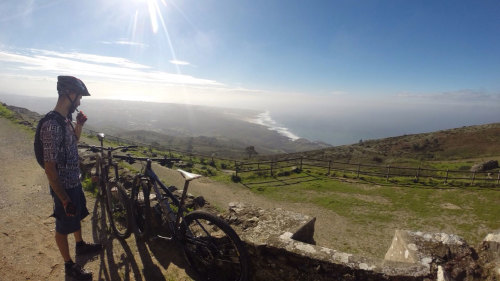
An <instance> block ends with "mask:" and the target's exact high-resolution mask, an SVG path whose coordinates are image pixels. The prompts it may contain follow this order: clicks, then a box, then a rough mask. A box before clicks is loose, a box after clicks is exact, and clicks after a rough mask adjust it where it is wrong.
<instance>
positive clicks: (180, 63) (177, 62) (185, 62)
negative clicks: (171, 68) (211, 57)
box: [170, 60, 191, 65]
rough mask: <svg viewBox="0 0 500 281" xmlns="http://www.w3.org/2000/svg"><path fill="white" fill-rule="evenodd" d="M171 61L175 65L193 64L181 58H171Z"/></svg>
mask: <svg viewBox="0 0 500 281" xmlns="http://www.w3.org/2000/svg"><path fill="white" fill-rule="evenodd" d="M170 63H171V64H175V65H191V64H190V63H189V62H187V61H181V60H171V61H170Z"/></svg>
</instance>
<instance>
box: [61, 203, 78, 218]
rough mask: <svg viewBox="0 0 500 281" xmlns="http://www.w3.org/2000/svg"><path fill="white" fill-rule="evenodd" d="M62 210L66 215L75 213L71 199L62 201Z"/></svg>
mask: <svg viewBox="0 0 500 281" xmlns="http://www.w3.org/2000/svg"><path fill="white" fill-rule="evenodd" d="M63 205H64V211H65V212H66V216H68V217H72V216H74V215H76V207H75V205H74V204H73V202H71V201H66V202H64V203H63Z"/></svg>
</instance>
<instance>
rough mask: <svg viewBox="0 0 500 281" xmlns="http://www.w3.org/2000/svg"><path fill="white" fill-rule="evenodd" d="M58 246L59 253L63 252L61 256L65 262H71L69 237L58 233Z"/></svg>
mask: <svg viewBox="0 0 500 281" xmlns="http://www.w3.org/2000/svg"><path fill="white" fill-rule="evenodd" d="M56 244H57V247H58V248H59V252H61V256H62V257H63V259H64V262H68V261H70V260H71V256H70V255H69V246H68V235H67V234H61V233H59V232H57V231H56Z"/></svg>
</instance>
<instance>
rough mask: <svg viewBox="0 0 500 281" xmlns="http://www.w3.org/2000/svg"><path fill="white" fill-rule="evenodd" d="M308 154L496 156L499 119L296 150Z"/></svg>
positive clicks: (403, 159) (414, 158) (404, 159)
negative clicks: (334, 145)
mask: <svg viewBox="0 0 500 281" xmlns="http://www.w3.org/2000/svg"><path fill="white" fill-rule="evenodd" d="M294 155H302V156H306V157H311V158H320V159H335V160H337V161H346V162H348V161H351V162H362V163H370V162H371V163H376V164H382V163H385V164H392V163H412V162H421V161H453V160H464V159H471V158H485V159H488V158H491V157H494V156H500V123H492V124H486V125H477V126H467V127H462V128H455V129H449V130H442V131H437V132H431V133H423V134H413V135H404V136H398V137H390V138H384V139H378V140H366V141H363V140H360V142H359V143H357V144H352V145H343V146H336V147H331V148H325V149H319V150H311V151H307V152H301V153H296V154H285V155H278V156H274V157H277V158H280V157H290V156H294Z"/></svg>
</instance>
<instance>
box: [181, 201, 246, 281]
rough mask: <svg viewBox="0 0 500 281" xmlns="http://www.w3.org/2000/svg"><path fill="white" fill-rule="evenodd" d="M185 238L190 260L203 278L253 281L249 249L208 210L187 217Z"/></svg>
mask: <svg viewBox="0 0 500 281" xmlns="http://www.w3.org/2000/svg"><path fill="white" fill-rule="evenodd" d="M181 235H182V239H181V242H182V244H183V246H184V254H185V257H186V260H187V261H188V263H189V264H190V266H191V268H192V269H193V270H194V271H195V272H196V273H197V275H198V277H199V278H200V279H202V280H207V281H208V280H228V281H246V280H248V279H249V258H248V253H247V251H246V248H245V246H244V244H243V242H242V241H241V240H240V238H239V237H238V235H237V234H236V232H235V231H234V230H233V229H232V228H231V227H230V226H229V225H228V224H227V223H226V222H225V221H223V220H222V219H220V218H218V217H217V216H215V215H212V214H210V213H207V212H204V211H193V212H191V213H189V214H187V215H186V217H184V220H183V222H182V227H181Z"/></svg>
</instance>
